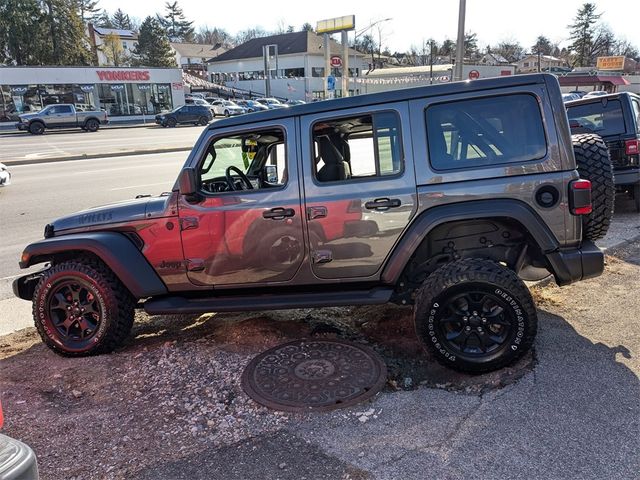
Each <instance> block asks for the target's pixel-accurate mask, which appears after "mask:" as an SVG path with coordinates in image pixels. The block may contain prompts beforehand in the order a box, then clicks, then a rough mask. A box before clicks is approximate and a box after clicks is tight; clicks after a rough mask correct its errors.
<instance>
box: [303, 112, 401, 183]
mask: <svg viewBox="0 0 640 480" xmlns="http://www.w3.org/2000/svg"><path fill="white" fill-rule="evenodd" d="M400 138H401V137H400V121H399V119H398V116H397V115H396V114H395V113H392V112H381V113H376V114H373V115H362V116H357V117H348V118H339V119H335V120H321V121H319V122H316V123H315V124H314V126H313V143H314V148H315V152H314V159H315V175H316V179H317V180H319V181H320V182H336V181H350V180H358V179H363V178H371V177H385V176H389V175H396V174H398V173H400V172H401V171H402V148H401V145H400Z"/></svg>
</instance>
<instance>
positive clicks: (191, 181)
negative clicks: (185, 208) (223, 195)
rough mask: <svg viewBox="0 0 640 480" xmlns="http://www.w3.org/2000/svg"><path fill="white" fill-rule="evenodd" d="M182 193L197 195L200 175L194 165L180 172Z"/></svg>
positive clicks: (186, 195) (179, 184)
mask: <svg viewBox="0 0 640 480" xmlns="http://www.w3.org/2000/svg"><path fill="white" fill-rule="evenodd" d="M178 187H179V188H180V193H181V194H182V195H184V196H185V197H192V198H193V197H195V196H196V195H197V193H198V175H197V174H196V169H195V168H193V167H186V168H183V169H182V172H180V180H179V182H178Z"/></svg>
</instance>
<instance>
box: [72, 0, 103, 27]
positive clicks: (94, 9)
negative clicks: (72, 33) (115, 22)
mask: <svg viewBox="0 0 640 480" xmlns="http://www.w3.org/2000/svg"><path fill="white" fill-rule="evenodd" d="M76 1H77V4H78V13H79V15H80V20H81V21H82V23H83V24H87V23H89V22H91V23H96V19H98V18H99V16H100V8H98V0H76Z"/></svg>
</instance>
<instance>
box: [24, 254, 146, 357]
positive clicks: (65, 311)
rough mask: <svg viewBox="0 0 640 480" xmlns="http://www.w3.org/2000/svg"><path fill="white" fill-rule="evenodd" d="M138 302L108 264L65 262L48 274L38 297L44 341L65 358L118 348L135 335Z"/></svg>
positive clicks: (38, 288) (35, 313) (35, 301)
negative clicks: (134, 324) (135, 309)
mask: <svg viewBox="0 0 640 480" xmlns="http://www.w3.org/2000/svg"><path fill="white" fill-rule="evenodd" d="M134 305H135V300H134V298H133V297H132V295H131V294H130V293H129V291H128V290H127V289H126V287H125V286H124V285H122V283H121V282H120V280H119V279H118V278H117V277H116V276H115V275H114V274H113V272H112V271H111V270H110V269H109V268H107V267H106V266H105V265H104V264H103V263H102V262H100V261H98V260H94V259H89V258H87V259H80V260H70V261H67V262H63V263H60V264H58V265H56V266H54V267H52V268H50V269H49V270H47V271H46V273H45V274H44V275H43V277H42V278H41V279H40V281H39V282H38V285H37V286H36V289H35V292H34V296H33V317H34V321H35V326H36V328H37V330H38V333H39V334H40V337H41V338H42V340H43V341H44V343H45V344H46V345H47V346H48V347H49V348H51V349H52V350H53V351H54V352H56V353H58V354H60V355H65V356H76V357H78V356H86V355H96V354H100V353H107V352H111V351H113V350H114V349H115V348H116V347H117V346H119V345H120V344H121V343H122V342H123V341H124V339H125V338H126V337H127V336H128V335H129V332H130V331H131V327H132V325H133V319H134Z"/></svg>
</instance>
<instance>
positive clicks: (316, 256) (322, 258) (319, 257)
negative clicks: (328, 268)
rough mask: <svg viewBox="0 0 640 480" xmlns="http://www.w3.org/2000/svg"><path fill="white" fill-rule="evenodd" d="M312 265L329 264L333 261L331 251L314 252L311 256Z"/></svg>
mask: <svg viewBox="0 0 640 480" xmlns="http://www.w3.org/2000/svg"><path fill="white" fill-rule="evenodd" d="M312 258H313V263H329V262H330V261H331V260H333V254H332V253H331V250H316V251H315V252H313V255H312Z"/></svg>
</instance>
